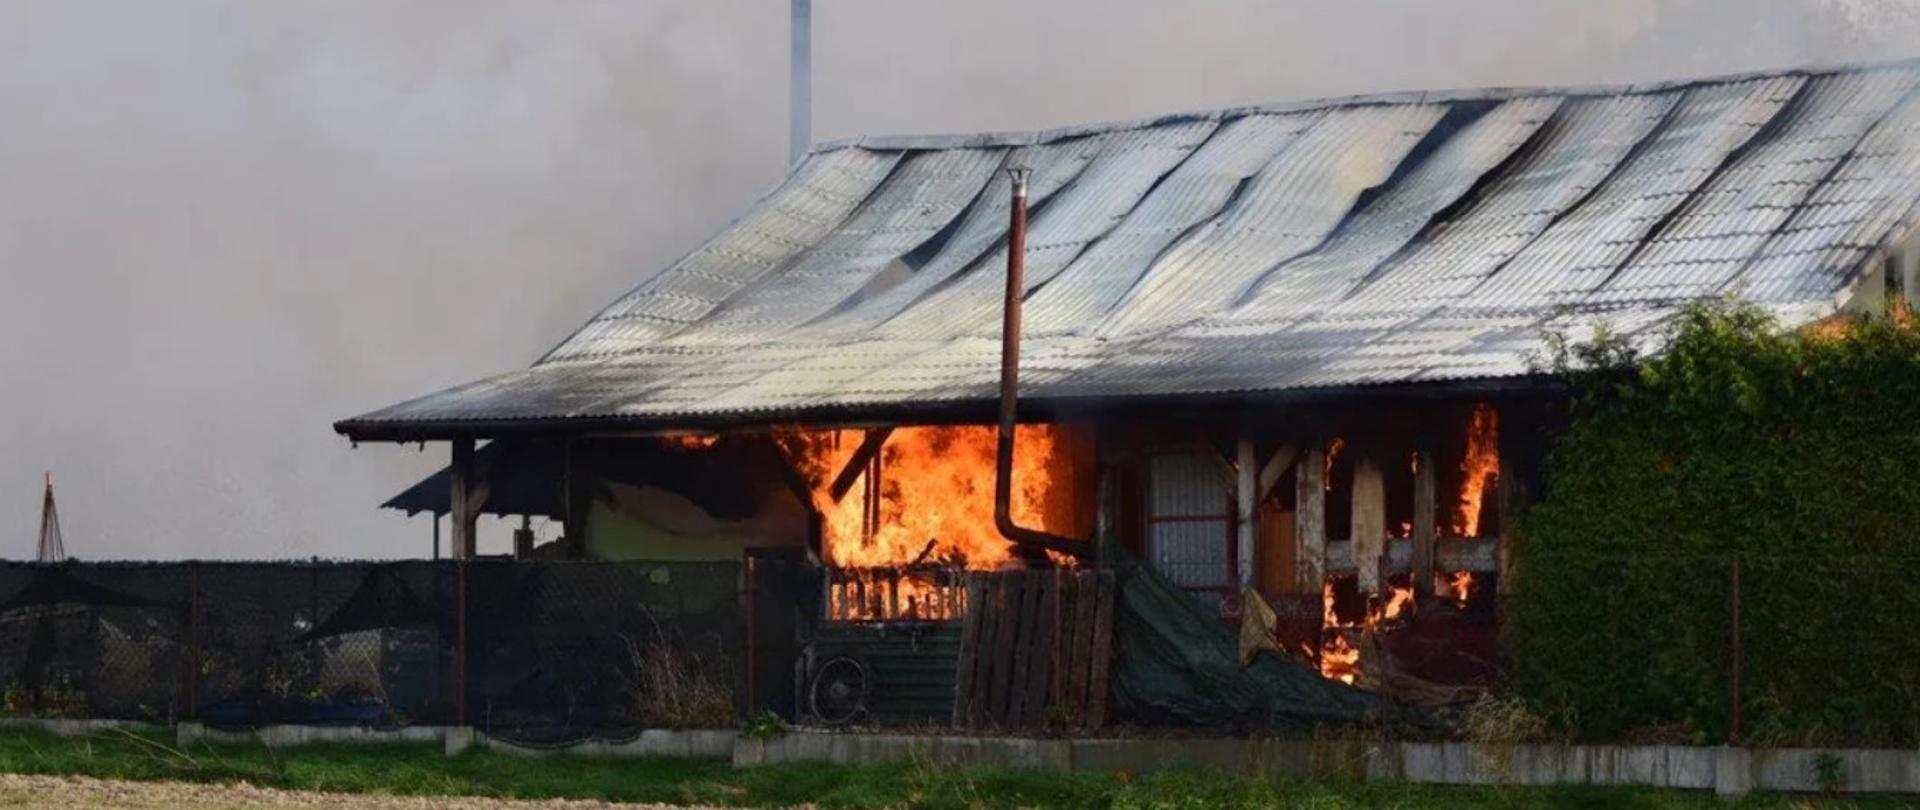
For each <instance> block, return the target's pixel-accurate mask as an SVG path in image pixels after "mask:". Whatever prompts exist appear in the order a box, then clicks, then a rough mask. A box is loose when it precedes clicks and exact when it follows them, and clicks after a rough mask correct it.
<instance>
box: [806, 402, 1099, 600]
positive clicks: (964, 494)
mask: <svg viewBox="0 0 1920 810" xmlns="http://www.w3.org/2000/svg"><path fill="white" fill-rule="evenodd" d="M1071 434H1072V431H1071V430H1070V429H1068V428H1065V427H1059V426H1053V425H1021V426H1019V427H1018V428H1017V429H1016V430H1015V432H1014V464H1015V467H1014V471H1013V476H1014V491H1013V503H1012V510H1013V517H1014V520H1015V521H1017V522H1019V523H1020V524H1021V525H1023V526H1032V527H1035V528H1039V529H1042V530H1044V531H1047V532H1050V533H1053V534H1060V535H1066V536H1069V537H1078V536H1083V535H1084V534H1085V533H1086V532H1085V530H1084V529H1082V528H1081V527H1080V526H1079V525H1078V523H1079V518H1080V512H1081V507H1082V506H1083V503H1082V502H1085V504H1087V505H1090V504H1091V499H1090V498H1080V497H1078V494H1079V493H1078V491H1077V490H1078V488H1079V484H1080V481H1079V476H1078V475H1077V474H1078V473H1080V472H1082V471H1083V470H1085V469H1088V468H1089V467H1090V465H1080V464H1076V459H1075V450H1076V447H1075V446H1074V443H1073V438H1074V437H1073V436H1072V435H1071ZM996 436H997V430H996V429H995V428H992V427H975V426H962V427H903V428H895V429H894V430H893V432H892V433H890V434H889V435H888V436H887V440H886V443H885V444H884V445H882V447H881V450H880V453H879V457H878V459H877V462H876V465H877V470H878V473H879V475H878V478H877V483H876V482H875V481H871V480H868V479H869V476H871V475H872V474H873V473H874V472H875V470H876V467H868V468H867V470H866V471H865V472H863V473H860V478H859V480H858V481H856V482H855V483H854V485H853V486H852V487H851V488H850V489H848V490H847V492H846V494H845V495H844V496H842V497H841V498H840V499H839V500H837V501H836V500H835V499H834V497H833V492H832V489H833V481H834V479H835V478H837V477H839V476H840V475H841V471H842V469H843V468H844V467H845V466H846V465H847V463H848V461H850V460H851V459H852V457H853V455H854V452H855V451H856V450H857V449H858V448H859V446H860V443H861V440H862V439H863V438H864V435H863V432H862V431H857V430H841V431H832V430H828V431H785V432H782V434H781V435H780V436H779V438H780V440H781V443H782V445H783V446H785V447H786V448H787V451H788V453H789V455H790V456H791V457H793V460H794V464H795V466H796V467H797V468H798V469H799V471H800V473H801V475H802V476H803V477H804V478H805V479H806V480H807V483H808V487H809V490H810V494H811V496H812V499H813V506H814V508H815V509H816V510H818V511H819V513H820V515H821V524H822V525H821V535H822V536H821V541H822V545H823V547H824V550H825V553H826V557H827V562H828V563H830V564H831V565H833V566H835V567H836V568H841V569H896V570H897V569H903V568H904V569H914V570H915V573H912V574H910V575H906V576H900V575H897V574H892V575H884V576H881V577H880V578H879V579H878V580H876V582H879V583H884V585H885V587H886V589H887V590H885V591H884V592H881V591H879V590H878V586H877V585H876V586H875V587H874V588H867V587H866V586H865V585H863V584H862V583H863V582H864V580H862V579H860V578H859V577H858V576H855V577H852V578H850V579H849V580H847V582H846V586H847V587H848V588H849V589H850V590H849V591H848V593H847V594H844V595H840V596H836V598H837V599H839V601H838V602H836V603H835V604H836V605H838V606H842V607H837V608H836V609H835V610H834V611H832V612H830V614H829V615H832V616H834V617H835V618H846V619H862V618H888V617H906V616H909V615H911V616H912V617H915V618H935V617H944V616H952V615H957V614H956V611H957V609H958V604H957V601H956V599H955V597H954V595H953V594H951V593H946V592H945V591H947V590H952V589H953V586H950V585H939V584H936V581H935V580H936V577H934V576H933V575H932V574H930V573H927V569H934V568H946V569H954V570H958V569H972V570H991V569H995V568H1000V567H1003V566H1011V565H1014V564H1016V562H1017V561H1016V560H1015V558H1014V553H1013V551H1014V550H1013V546H1012V544H1010V543H1009V542H1007V540H1006V538H1004V537H1001V536H1000V533H999V531H998V530H997V529H996V528H994V525H993V485H994V450H995V446H994V445H995V441H996ZM1058 561H1059V562H1068V560H1065V559H1060V560H1058ZM860 593H864V594H865V596H864V597H863V596H861V595H860Z"/></svg>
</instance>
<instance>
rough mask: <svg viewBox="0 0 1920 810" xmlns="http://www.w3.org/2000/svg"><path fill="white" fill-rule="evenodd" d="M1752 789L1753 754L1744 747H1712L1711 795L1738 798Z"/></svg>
mask: <svg viewBox="0 0 1920 810" xmlns="http://www.w3.org/2000/svg"><path fill="white" fill-rule="evenodd" d="M1752 791H1753V754H1752V753H1750V752H1748V751H1747V749H1745V748H1730V747H1726V746H1722V747H1720V748H1715V749H1713V795H1715V796H1719V797H1720V798H1722V799H1738V798H1740V797H1742V796H1745V795H1747V794H1748V793H1751V792H1752Z"/></svg>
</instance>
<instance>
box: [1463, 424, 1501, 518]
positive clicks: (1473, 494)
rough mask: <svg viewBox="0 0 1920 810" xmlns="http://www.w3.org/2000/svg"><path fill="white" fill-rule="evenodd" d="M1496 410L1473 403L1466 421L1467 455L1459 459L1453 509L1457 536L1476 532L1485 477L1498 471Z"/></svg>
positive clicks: (1498, 472)
mask: <svg viewBox="0 0 1920 810" xmlns="http://www.w3.org/2000/svg"><path fill="white" fill-rule="evenodd" d="M1499 439H1500V414H1499V412H1498V411H1495V410H1494V409H1493V407H1492V406H1490V405H1487V404H1486V403H1480V404H1478V405H1475V406H1473V415H1472V416H1471V417H1470V418H1469V419H1468V421H1467V456H1466V458H1464V459H1462V460H1461V461H1460V476H1461V477H1460V503H1459V506H1458V508H1457V509H1456V510H1455V512H1454V518H1453V533H1454V535H1455V536H1457V537H1479V536H1480V504H1481V501H1482V500H1484V499H1485V497H1486V491H1487V480H1488V479H1489V478H1497V477H1498V476H1499V475H1500V442H1499Z"/></svg>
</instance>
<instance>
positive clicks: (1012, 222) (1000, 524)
mask: <svg viewBox="0 0 1920 810" xmlns="http://www.w3.org/2000/svg"><path fill="white" fill-rule="evenodd" d="M1027 174H1028V170H1027V169H1024V168H1012V169H1008V170H1007V177H1008V179H1009V180H1011V181H1012V185H1013V205H1012V206H1010V208H1011V211H1010V213H1009V221H1008V223H1007V294H1006V299H1005V303H1004V304H1003V305H1002V307H1001V313H1002V314H1001V321H1000V431H999V436H998V439H999V444H998V446H997V447H996V448H995V449H996V452H995V454H994V475H993V525H994V528H996V529H999V530H1000V535H1001V536H1002V537H1005V538H1007V540H1009V541H1011V542H1012V543H1013V544H1014V545H1016V546H1023V547H1026V548H1028V549H1045V550H1048V551H1057V552H1060V553H1062V554H1067V555H1071V556H1074V557H1080V558H1085V557H1088V556H1090V555H1091V554H1092V552H1093V546H1092V544H1091V543H1087V542H1084V541H1080V540H1075V539H1073V538H1070V537H1061V536H1059V535H1055V534H1048V533H1047V532H1043V531H1039V530H1037V529H1029V528H1026V527H1024V526H1020V525H1018V524H1016V523H1014V522H1013V439H1014V415H1015V411H1016V410H1018V408H1017V406H1018V404H1019V392H1020V309H1021V305H1022V303H1023V302H1022V299H1023V298H1024V297H1025V295H1026V288H1027V282H1026V269H1027V261H1026V252H1027Z"/></svg>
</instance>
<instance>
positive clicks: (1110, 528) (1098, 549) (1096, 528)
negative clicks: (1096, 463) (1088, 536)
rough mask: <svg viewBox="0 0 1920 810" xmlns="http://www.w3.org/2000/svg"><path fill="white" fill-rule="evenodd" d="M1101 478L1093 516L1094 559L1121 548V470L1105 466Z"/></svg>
mask: <svg viewBox="0 0 1920 810" xmlns="http://www.w3.org/2000/svg"><path fill="white" fill-rule="evenodd" d="M1099 476H1100V479H1099V483H1098V484H1097V485H1096V486H1097V487H1098V490H1099V492H1098V494H1097V495H1096V498H1097V500H1096V505H1095V507H1094V510H1095V511H1094V515H1093V542H1094V550H1093V556H1094V559H1099V558H1100V557H1101V556H1102V555H1105V554H1106V553H1107V549H1109V548H1118V547H1119V546H1120V470H1119V469H1117V468H1115V467H1110V466H1107V465H1104V464H1103V465H1101V466H1100V472H1099Z"/></svg>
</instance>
